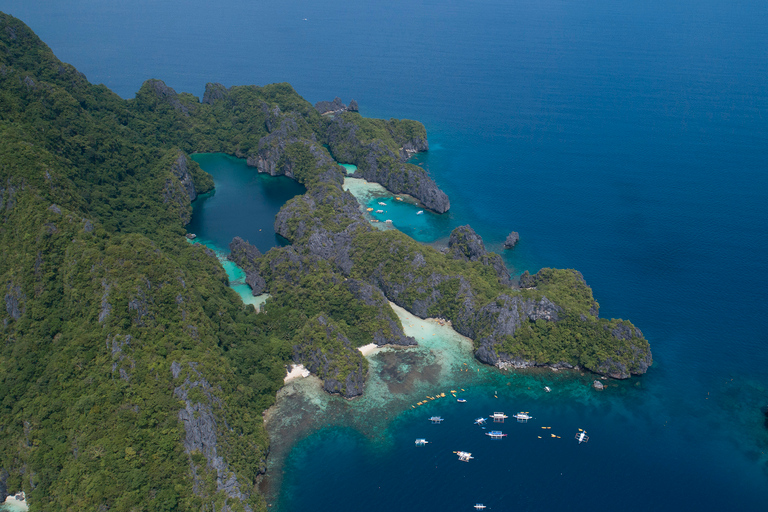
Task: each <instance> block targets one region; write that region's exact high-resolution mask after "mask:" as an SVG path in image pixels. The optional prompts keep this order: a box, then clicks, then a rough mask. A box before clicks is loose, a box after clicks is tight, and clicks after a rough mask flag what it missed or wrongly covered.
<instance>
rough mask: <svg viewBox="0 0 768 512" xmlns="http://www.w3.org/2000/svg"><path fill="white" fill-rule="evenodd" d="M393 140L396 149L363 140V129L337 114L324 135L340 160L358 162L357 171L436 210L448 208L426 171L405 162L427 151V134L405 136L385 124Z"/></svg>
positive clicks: (446, 197)
mask: <svg viewBox="0 0 768 512" xmlns="http://www.w3.org/2000/svg"><path fill="white" fill-rule="evenodd" d="M387 129H389V132H390V134H391V135H392V137H393V140H394V143H396V144H400V148H399V149H397V151H395V150H394V149H393V148H391V147H390V146H388V145H387V144H386V143H385V142H384V141H383V140H381V139H373V140H369V141H368V140H363V139H362V138H361V137H363V135H362V131H361V130H360V128H359V127H358V126H357V125H356V124H355V123H354V122H353V121H351V120H349V119H345V118H344V117H343V116H336V117H334V119H333V120H332V121H331V122H330V123H329V124H328V128H327V131H326V136H327V138H328V145H329V146H330V148H331V151H332V152H333V154H334V156H335V157H336V158H337V159H338V160H339V161H342V162H349V163H353V164H355V165H357V167H358V171H357V174H358V175H360V176H361V177H362V178H364V179H366V180H368V181H372V182H375V183H379V184H381V185H383V186H384V187H386V188H387V190H389V191H391V192H393V193H395V194H408V195H410V196H413V197H415V198H416V199H418V200H419V201H421V203H422V204H423V205H424V206H425V207H427V208H429V209H430V210H434V211H436V212H438V213H445V212H447V211H448V209H449V208H450V207H451V203H450V200H449V199H448V196H447V195H446V194H445V192H443V191H442V190H440V188H439V187H438V186H437V184H436V183H435V181H434V180H433V179H432V178H430V177H429V175H428V174H427V172H426V171H425V170H424V169H422V168H421V167H418V166H416V165H411V164H407V163H405V160H407V159H408V158H409V157H410V156H411V154H412V153H414V152H416V151H426V150H427V149H428V147H429V146H428V144H427V140H426V135H423V134H421V133H419V134H415V135H414V134H411V135H410V136H405V135H402V134H400V133H399V132H396V130H394V129H393V128H392V127H390V126H387Z"/></svg>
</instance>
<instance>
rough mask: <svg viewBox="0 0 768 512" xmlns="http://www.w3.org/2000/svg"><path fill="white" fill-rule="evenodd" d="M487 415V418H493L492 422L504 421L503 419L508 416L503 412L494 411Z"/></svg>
mask: <svg viewBox="0 0 768 512" xmlns="http://www.w3.org/2000/svg"><path fill="white" fill-rule="evenodd" d="M488 417H489V418H493V422H494V423H504V420H505V419H506V418H509V416H507V415H506V414H504V413H503V412H495V413H493V414H491V415H490V416H488Z"/></svg>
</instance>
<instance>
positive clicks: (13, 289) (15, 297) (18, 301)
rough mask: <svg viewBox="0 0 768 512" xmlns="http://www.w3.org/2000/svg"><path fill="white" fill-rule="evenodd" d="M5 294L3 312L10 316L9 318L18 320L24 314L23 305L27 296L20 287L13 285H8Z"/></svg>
mask: <svg viewBox="0 0 768 512" xmlns="http://www.w3.org/2000/svg"><path fill="white" fill-rule="evenodd" d="M6 290H7V293H6V294H5V310H6V311H7V312H8V314H9V315H11V318H13V319H14V320H18V319H19V318H21V316H22V315H23V314H24V305H25V303H26V301H27V296H26V295H25V294H24V292H23V291H22V290H21V287H20V286H19V285H17V284H14V283H12V282H11V283H8V286H7V287H6Z"/></svg>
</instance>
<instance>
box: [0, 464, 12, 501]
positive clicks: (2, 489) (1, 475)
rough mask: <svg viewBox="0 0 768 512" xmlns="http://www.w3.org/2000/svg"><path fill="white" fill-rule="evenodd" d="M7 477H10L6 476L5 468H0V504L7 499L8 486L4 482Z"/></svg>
mask: <svg viewBox="0 0 768 512" xmlns="http://www.w3.org/2000/svg"><path fill="white" fill-rule="evenodd" d="M9 476H11V475H9V474H8V471H6V469H5V468H0V503H3V502H4V501H5V498H7V497H8V485H7V484H6V482H7V481H8V477H9Z"/></svg>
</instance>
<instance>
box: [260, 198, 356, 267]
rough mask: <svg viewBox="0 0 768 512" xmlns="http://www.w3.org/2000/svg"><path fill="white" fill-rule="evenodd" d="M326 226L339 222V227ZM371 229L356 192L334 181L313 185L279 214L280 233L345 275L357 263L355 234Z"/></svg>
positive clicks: (277, 217) (276, 218) (276, 229)
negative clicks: (353, 254)
mask: <svg viewBox="0 0 768 512" xmlns="http://www.w3.org/2000/svg"><path fill="white" fill-rule="evenodd" d="M325 226H335V227H336V228H337V229H338V231H336V232H333V231H330V230H328V229H327V228H326V227H325ZM370 229H371V227H370V225H369V223H368V221H367V220H366V219H365V217H364V216H363V213H362V212H361V211H360V206H359V204H358V202H357V200H356V199H355V198H354V196H352V194H350V193H349V192H344V191H342V190H341V189H340V187H339V186H338V185H334V184H327V185H322V186H317V185H316V186H314V187H311V188H310V189H309V190H308V191H307V193H306V194H304V195H303V196H299V197H296V198H294V199H292V200H291V201H289V202H288V203H286V204H285V205H284V206H283V207H282V208H281V209H280V211H279V212H278V213H277V215H276V216H275V232H276V233H277V234H279V235H280V236H282V237H284V238H286V239H287V240H290V241H291V242H292V243H293V244H294V245H296V246H297V247H299V248H300V249H301V250H306V251H308V252H309V253H310V254H312V255H315V256H317V257H319V258H322V259H324V260H327V261H329V262H331V263H333V264H334V265H335V266H336V267H337V269H339V271H341V272H342V273H343V274H345V275H348V274H349V272H350V271H351V269H352V264H353V263H352V259H351V257H350V249H351V247H352V237H353V234H354V233H356V232H362V231H369V230H370Z"/></svg>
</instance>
